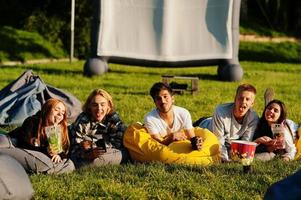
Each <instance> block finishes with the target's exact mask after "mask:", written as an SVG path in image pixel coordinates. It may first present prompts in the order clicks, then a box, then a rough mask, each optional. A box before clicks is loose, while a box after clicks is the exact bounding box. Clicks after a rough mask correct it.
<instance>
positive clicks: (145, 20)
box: [97, 0, 233, 61]
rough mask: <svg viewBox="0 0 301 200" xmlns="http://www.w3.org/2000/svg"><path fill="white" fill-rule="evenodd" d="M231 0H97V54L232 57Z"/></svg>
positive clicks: (162, 58) (181, 58)
mask: <svg viewBox="0 0 301 200" xmlns="http://www.w3.org/2000/svg"><path fill="white" fill-rule="evenodd" d="M232 4H233V0H102V1H101V12H100V26H99V27H100V30H99V40H98V42H99V43H98V45H97V47H98V48H97V55H98V56H116V57H124V58H135V59H144V60H155V61H189V60H202V59H231V58H232V51H233V50H232V29H231V28H232V24H231V23H232Z"/></svg>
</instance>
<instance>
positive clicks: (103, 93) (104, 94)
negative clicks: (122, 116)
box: [83, 89, 115, 115]
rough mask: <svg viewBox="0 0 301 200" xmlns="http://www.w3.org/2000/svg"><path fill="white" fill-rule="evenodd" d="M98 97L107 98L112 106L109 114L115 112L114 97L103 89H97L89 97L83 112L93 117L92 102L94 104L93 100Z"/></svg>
mask: <svg viewBox="0 0 301 200" xmlns="http://www.w3.org/2000/svg"><path fill="white" fill-rule="evenodd" d="M96 95H100V96H102V97H103V98H105V99H106V100H107V101H108V103H109V106H110V108H111V109H110V112H109V114H111V113H112V112H114V111H115V106H114V103H113V98H112V96H111V95H110V94H109V93H108V92H107V91H105V90H103V89H95V90H93V91H92V92H91V93H90V95H89V97H88V98H87V100H86V102H85V104H84V105H83V111H84V112H85V113H87V114H88V115H91V102H92V99H93V98H94V97H95V96H96Z"/></svg>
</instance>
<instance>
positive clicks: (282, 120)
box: [253, 99, 298, 161]
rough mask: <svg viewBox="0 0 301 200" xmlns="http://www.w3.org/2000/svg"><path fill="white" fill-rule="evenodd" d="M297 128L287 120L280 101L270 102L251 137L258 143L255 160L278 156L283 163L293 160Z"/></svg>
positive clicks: (284, 109) (283, 106)
mask: <svg viewBox="0 0 301 200" xmlns="http://www.w3.org/2000/svg"><path fill="white" fill-rule="evenodd" d="M274 127H275V128H274ZM297 127H298V125H297V124H296V123H294V122H293V121H291V120H289V119H287V114H286V108H285V105H284V103H283V102H282V101H280V100H277V99H275V100H272V101H270V102H269V103H268V104H267V106H266V107H265V109H264V111H263V113H262V116H261V118H260V121H259V123H258V126H257V129H256V131H255V134H254V137H253V140H254V142H256V143H258V146H257V148H256V154H255V158H257V159H260V160H264V161H266V160H271V159H273V158H274V157H275V155H280V156H281V157H282V158H283V160H285V161H289V160H293V159H294V157H295V155H296V147H295V144H294V141H295V137H296V131H297ZM273 129H274V133H273ZM276 132H277V133H276Z"/></svg>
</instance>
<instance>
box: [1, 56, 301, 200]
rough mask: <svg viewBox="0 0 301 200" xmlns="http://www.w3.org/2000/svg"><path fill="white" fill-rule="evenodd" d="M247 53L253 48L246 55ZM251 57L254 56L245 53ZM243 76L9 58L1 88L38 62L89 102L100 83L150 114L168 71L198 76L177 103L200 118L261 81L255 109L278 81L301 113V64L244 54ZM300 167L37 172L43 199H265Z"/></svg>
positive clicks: (51, 78) (130, 113) (132, 114)
mask: <svg viewBox="0 0 301 200" xmlns="http://www.w3.org/2000/svg"><path fill="white" fill-rule="evenodd" d="M246 58H247V56H246ZM244 60H247V59H244ZM241 65H242V67H243V69H244V78H243V80H242V81H240V82H222V81H219V80H217V75H216V71H217V67H214V66H211V67H195V68H177V69H174V68H145V67H136V66H124V65H116V64H110V72H109V73H107V74H104V75H102V76H97V77H92V78H87V77H84V76H83V75H82V68H83V62H82V61H79V62H75V63H72V64H69V63H52V64H39V65H31V66H29V65H28V66H24V65H18V66H1V67H0V74H1V76H0V88H3V87H5V86H6V85H7V84H9V83H11V82H12V81H13V80H15V79H16V78H17V77H18V76H20V75H21V74H22V73H23V72H24V71H25V70H27V69H32V70H33V71H34V73H36V74H37V75H39V76H40V77H41V78H42V79H43V80H44V82H45V83H47V84H49V85H52V86H55V87H58V88H60V89H63V90H65V91H68V92H70V93H72V94H74V95H75V96H76V97H77V98H78V99H79V100H80V101H81V102H84V101H85V99H86V98H87V96H88V94H89V93H90V92H91V91H92V90H93V89H95V88H103V89H106V90H107V91H109V92H110V93H111V94H112V96H113V99H114V102H115V104H116V107H117V111H118V112H119V113H120V115H121V117H122V118H123V120H124V121H125V122H126V123H127V124H131V123H133V122H136V121H142V120H143V116H144V115H145V114H146V113H147V112H148V111H149V110H151V109H152V108H153V107H154V104H153V102H152V100H151V97H150V96H149V94H148V92H149V88H150V87H151V86H152V84H153V83H154V82H157V81H161V76H162V75H183V76H197V77H199V78H200V80H199V90H200V91H199V93H198V94H197V95H193V96H192V95H191V94H190V93H184V94H183V95H177V96H176V104H177V105H179V106H182V107H186V108H187V109H188V110H189V111H190V112H191V116H192V119H193V120H197V119H198V118H199V117H201V116H208V115H211V114H212V113H213V111H214V108H215V107H216V106H217V105H218V104H220V103H225V102H231V101H233V99H234V93H235V89H236V87H237V86H238V85H239V84H241V83H251V84H253V85H254V86H255V87H256V88H257V97H256V104H255V106H254V108H255V110H256V111H257V112H258V113H259V115H261V113H262V110H263V94H264V90H265V88H267V87H272V88H274V90H275V92H276V98H278V99H280V100H282V101H284V102H285V103H286V106H287V109H288V116H289V118H290V119H292V120H294V121H296V122H298V123H299V122H300V121H301V112H300V110H301V107H300V97H301V90H300V88H301V87H300V86H301V83H300V73H301V64H293V63H280V62H277V60H275V62H273V63H268V62H265V63H262V62H254V61H243V62H241ZM299 168H300V163H299V161H293V162H290V163H284V162H282V161H281V160H275V161H272V162H267V163H262V162H255V163H254V166H253V170H254V172H253V173H252V174H243V173H242V167H241V166H240V165H239V164H238V163H231V164H220V165H215V166H210V167H201V166H187V165H164V164H158V163H152V164H128V165H122V166H104V167H100V168H94V169H89V168H85V169H82V170H79V171H76V172H74V173H71V174H68V175H57V176H50V175H31V176H30V178H31V181H32V184H33V187H34V189H35V196H34V198H35V199H261V198H262V197H263V195H264V193H265V191H266V189H267V188H268V187H269V186H270V185H271V184H273V183H274V182H276V181H278V180H280V179H282V178H284V177H286V176H288V175H290V174H292V173H293V172H295V171H297V170H298V169H299Z"/></svg>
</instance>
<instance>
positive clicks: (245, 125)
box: [199, 84, 258, 162]
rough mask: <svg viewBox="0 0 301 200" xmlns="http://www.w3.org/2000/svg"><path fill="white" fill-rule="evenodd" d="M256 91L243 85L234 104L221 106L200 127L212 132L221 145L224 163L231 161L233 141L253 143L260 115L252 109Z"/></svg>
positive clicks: (237, 91) (250, 86) (249, 86)
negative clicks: (231, 144)
mask: <svg viewBox="0 0 301 200" xmlns="http://www.w3.org/2000/svg"><path fill="white" fill-rule="evenodd" d="M255 95H256V89H255V87H254V86H252V85H250V84H242V85H240V86H238V88H237V90H236V95H235V100H234V103H226V104H221V105H219V106H218V107H217V108H216V109H215V112H214V114H213V116H212V118H208V119H205V120H203V121H202V122H201V123H200V124H199V126H200V127H202V128H207V129H209V130H210V131H212V132H213V133H214V134H215V135H216V136H217V137H218V139H219V142H220V145H221V158H222V161H224V162H228V161H230V143H231V140H246V141H251V140H252V138H253V135H254V132H255V129H256V127H257V123H258V115H257V113H256V112H255V111H254V110H253V109H252V107H253V105H254V100H255Z"/></svg>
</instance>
